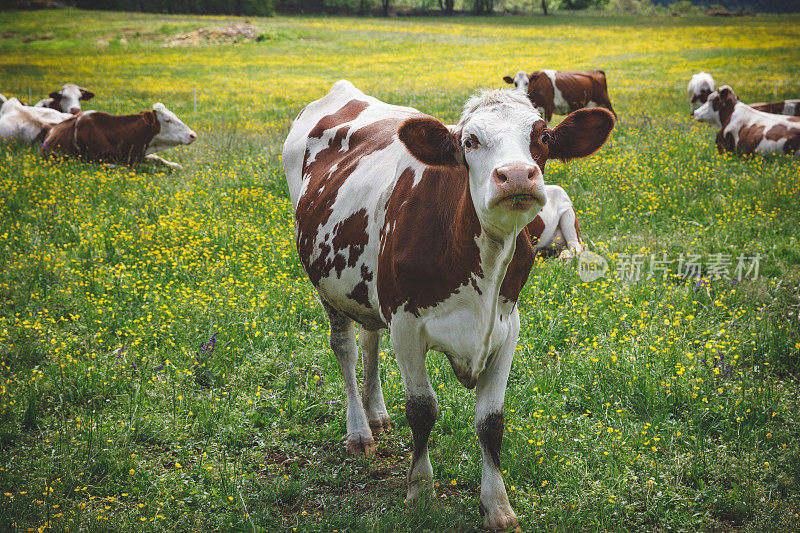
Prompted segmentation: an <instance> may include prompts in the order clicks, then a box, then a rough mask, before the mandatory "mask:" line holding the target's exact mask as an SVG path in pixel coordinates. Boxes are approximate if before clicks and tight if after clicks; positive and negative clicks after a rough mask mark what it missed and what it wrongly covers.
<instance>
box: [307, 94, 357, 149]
mask: <svg viewBox="0 0 800 533" xmlns="http://www.w3.org/2000/svg"><path fill="white" fill-rule="evenodd" d="M367 107H369V104H368V103H367V102H364V101H362V100H350V101H349V102H347V103H346V104H345V105H343V106H342V107H341V109H339V110H338V111H336V112H335V113H331V114H330V115H325V116H324V117H322V118H321V119H320V121H319V122H317V125H316V126H314V129H312V130H311V132H309V134H308V136H309V137H315V138H317V139H321V138H322V135H323V134H324V133H325V132H326V131H328V130H331V129H334V128H336V127H338V126H341V125H342V124H346V123H348V122H352V121H354V120H355V119H357V118H358V116H359V115H360V114H361V113H362V112H363V111H364V110H365V109H366V108H367ZM298 116H299V115H298Z"/></svg>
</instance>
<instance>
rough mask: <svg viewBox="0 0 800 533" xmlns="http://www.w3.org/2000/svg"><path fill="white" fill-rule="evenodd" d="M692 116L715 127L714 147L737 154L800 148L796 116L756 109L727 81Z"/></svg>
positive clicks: (798, 123)
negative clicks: (744, 101)
mask: <svg viewBox="0 0 800 533" xmlns="http://www.w3.org/2000/svg"><path fill="white" fill-rule="evenodd" d="M694 118H695V119H696V120H698V121H700V122H705V123H707V124H711V125H712V126H715V127H717V128H719V132H718V133H717V141H716V142H717V150H719V152H720V153H722V152H724V151H728V152H736V153H739V154H754V153H760V154H789V153H792V152H795V153H797V151H798V148H800V119H798V118H796V117H787V116H784V115H775V114H772V113H765V112H763V111H757V110H755V109H753V108H752V107H750V106H749V105H747V104H744V103H742V102H740V101H739V98H737V97H736V94H734V92H733V90H732V89H731V88H730V87H729V86H728V85H723V86H722V87H720V88H719V90H718V91H715V92H713V93H711V94H710V95H709V97H708V100H707V101H706V103H705V104H703V105H702V106H700V107H699V108H698V109H697V110H696V111H695V112H694Z"/></svg>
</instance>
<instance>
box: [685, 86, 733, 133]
mask: <svg viewBox="0 0 800 533" xmlns="http://www.w3.org/2000/svg"><path fill="white" fill-rule="evenodd" d="M738 102H739V98H738V97H737V96H736V94H735V93H734V92H733V89H731V88H730V86H729V85H723V86H722V87H720V88H719V90H717V91H714V92H713V93H711V94H710V95H708V99H707V100H706V103H705V104H703V105H701V106H700V107H698V108H697V109H696V110H695V112H694V118H695V120H697V121H699V122H705V123H706V124H711V125H712V126H716V127H717V128H722V125H723V123H725V122H727V121H728V119H730V117H731V114H733V108H735V107H736V104H737V103H738Z"/></svg>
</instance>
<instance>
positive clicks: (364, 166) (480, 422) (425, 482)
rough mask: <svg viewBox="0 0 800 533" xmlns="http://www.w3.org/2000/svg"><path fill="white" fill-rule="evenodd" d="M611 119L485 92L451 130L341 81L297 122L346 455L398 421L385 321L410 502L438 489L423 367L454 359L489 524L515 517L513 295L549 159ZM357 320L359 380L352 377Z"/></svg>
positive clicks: (599, 132) (525, 267)
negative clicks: (403, 426)
mask: <svg viewBox="0 0 800 533" xmlns="http://www.w3.org/2000/svg"><path fill="white" fill-rule="evenodd" d="M613 126H614V117H613V115H612V114H611V113H610V112H608V111H606V110H603V109H586V110H581V111H577V112H575V113H573V114H571V115H570V116H568V117H567V118H566V119H565V120H564V121H563V122H562V123H561V124H559V126H558V127H556V128H555V129H549V128H548V127H547V126H546V124H545V122H544V121H543V120H542V118H541V116H540V115H539V113H538V112H537V111H536V110H535V109H534V108H533V107H532V106H531V103H530V101H529V100H528V99H527V98H525V97H524V96H523V95H521V94H519V93H518V92H515V91H510V90H494V91H487V92H483V93H481V94H479V95H478V96H474V97H472V98H471V99H469V100H468V101H467V103H466V105H465V106H464V110H463V113H462V115H461V120H460V121H459V123H458V124H457V125H455V126H445V125H444V124H442V123H441V122H440V121H439V120H437V119H435V118H433V117H431V116H428V115H425V114H423V113H420V112H419V111H417V110H416V109H412V108H409V107H398V106H394V105H389V104H386V103H384V102H381V101H380V100H377V99H375V98H373V97H370V96H367V95H366V94H364V93H363V92H361V91H359V90H358V89H356V88H355V87H354V86H353V84H351V83H350V82H348V81H345V80H341V81H338V82H336V83H335V84H334V85H333V87H331V90H330V92H329V93H328V94H327V95H326V96H325V97H323V98H322V99H320V100H317V101H315V102H312V103H310V104H309V105H308V106H307V107H306V108H305V109H304V110H303V111H302V112H301V114H300V115H299V116H298V118H297V119H296V120H295V122H294V123H293V124H292V127H291V129H290V130H289V135H288V137H287V139H286V142H285V143H284V145H283V164H284V167H285V170H286V180H287V182H288V185H289V194H290V196H291V200H292V204H293V206H294V209H295V237H296V241H297V249H298V253H299V255H300V260H301V262H302V264H303V266H304V268H305V270H306V272H307V273H308V276H309V278H310V279H311V282H312V283H313V284H314V286H315V287H316V288H317V290H318V292H319V296H320V299H321V300H322V303H323V306H324V307H325V310H326V312H327V314H328V317H329V319H330V324H331V335H330V342H331V348H332V350H333V353H334V354H335V356H336V359H337V360H338V362H339V365H340V368H341V371H342V375H343V377H344V381H345V390H346V391H347V449H348V450H349V451H350V452H353V453H360V452H365V453H372V452H373V451H374V449H375V440H374V439H373V434H379V433H381V432H382V431H384V430H386V429H389V427H390V424H389V415H388V413H387V411H386V407H385V405H384V400H383V394H382V392H381V382H380V378H379V376H378V361H379V358H378V349H379V346H380V338H381V330H382V329H384V328H388V329H389V335H390V338H391V341H392V346H393V348H394V352H395V355H396V357H397V362H398V365H399V367H400V372H401V374H402V378H403V384H404V386H405V395H406V408H405V412H406V418H407V420H408V423H409V425H410V426H411V431H412V435H413V452H412V457H411V466H410V468H409V470H408V476H407V481H408V493H407V501H409V502H413V501H414V500H416V499H417V497H418V496H419V494H420V492H421V491H424V490H432V488H433V486H434V481H433V468H432V467H431V462H430V459H429V456H428V437H429V435H430V432H431V429H432V428H433V425H434V422H435V421H436V417H437V413H438V404H437V399H436V394H435V393H434V390H433V388H432V387H431V383H430V381H429V379H428V374H427V371H426V368H425V358H426V353H427V352H428V350H437V351H440V352H443V353H445V354H446V355H447V356H448V359H449V360H450V363H451V365H452V367H453V370H454V372H455V375H456V377H457V378H458V380H459V381H460V382H461V384H462V385H464V386H466V387H468V388H473V387H475V388H476V405H475V428H476V430H477V433H478V437H479V440H480V445H481V450H482V457H483V474H482V477H481V494H480V502H481V508H482V510H483V512H484V513H485V516H486V521H485V522H484V527H486V528H488V529H502V530H505V529H507V528H508V527H514V526H517V517H516V515H515V514H514V511H513V510H512V509H511V506H510V504H509V501H508V496H507V493H506V489H505V485H504V483H503V476H502V474H501V469H500V446H501V442H502V438H503V402H504V397H505V388H506V382H507V379H508V373H509V369H510V368H511V360H512V357H513V355H514V350H515V347H516V343H517V337H518V334H519V324H520V323H519V313H518V310H517V305H516V302H517V298H518V295H519V293H520V291H521V290H522V286H523V285H524V284H525V282H526V280H527V278H528V274H529V273H530V269H531V266H532V264H533V261H534V255H535V252H534V249H533V246H532V244H531V241H530V238H529V237H528V232H525V231H522V230H523V228H525V227H526V225H527V224H530V223H531V221H532V220H533V219H534V217H535V216H536V215H537V214H538V213H539V211H540V210H541V209H542V207H543V206H544V205H545V204H546V202H547V195H546V192H545V185H544V180H543V175H542V172H543V170H544V165H545V162H546V161H547V159H548V158H558V159H573V158H579V157H585V156H588V155H590V154H592V153H594V152H595V151H596V150H597V149H599V148H600V146H602V145H603V143H604V142H605V141H606V139H607V138H608V136H609V133H610V132H611V129H612V128H613ZM354 321H355V322H358V323H359V324H360V325H361V329H360V341H361V349H362V356H363V365H364V387H363V392H362V394H361V395H359V392H358V383H357V380H356V363H357V362H358V349H357V348H356V336H355V330H354V327H353V322H354Z"/></svg>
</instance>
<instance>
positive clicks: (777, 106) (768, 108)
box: [750, 100, 800, 117]
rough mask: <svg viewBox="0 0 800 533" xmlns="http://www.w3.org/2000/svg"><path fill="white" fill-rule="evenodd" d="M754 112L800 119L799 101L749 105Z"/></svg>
mask: <svg viewBox="0 0 800 533" xmlns="http://www.w3.org/2000/svg"><path fill="white" fill-rule="evenodd" d="M750 107H752V108H753V109H755V110H756V111H764V112H765V113H774V114H776V115H787V116H790V117H800V100H781V101H780V102H769V103H765V102H757V103H755V104H750Z"/></svg>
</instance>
